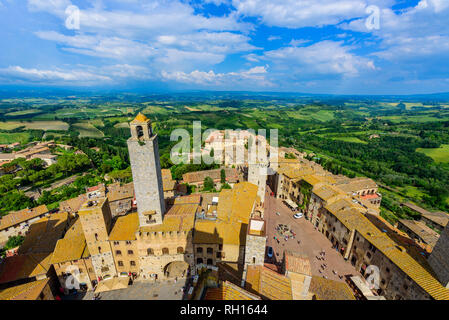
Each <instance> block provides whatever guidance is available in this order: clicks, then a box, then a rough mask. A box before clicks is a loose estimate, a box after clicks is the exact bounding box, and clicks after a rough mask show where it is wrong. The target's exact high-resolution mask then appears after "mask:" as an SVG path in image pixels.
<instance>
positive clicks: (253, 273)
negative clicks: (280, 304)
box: [245, 266, 293, 300]
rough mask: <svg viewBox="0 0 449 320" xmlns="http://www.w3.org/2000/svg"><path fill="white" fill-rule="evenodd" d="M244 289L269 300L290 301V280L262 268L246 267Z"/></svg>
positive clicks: (291, 297)
mask: <svg viewBox="0 0 449 320" xmlns="http://www.w3.org/2000/svg"><path fill="white" fill-rule="evenodd" d="M245 289H246V290H248V291H250V292H255V293H256V294H260V295H261V296H262V297H264V298H266V299H269V300H292V299H293V296H292V288H291V282H290V279H289V278H287V277H285V276H283V275H281V274H279V273H276V272H274V271H272V270H270V269H267V268H265V267H263V266H248V271H247V273H246V283H245Z"/></svg>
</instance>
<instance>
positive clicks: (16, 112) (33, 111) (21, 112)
mask: <svg viewBox="0 0 449 320" xmlns="http://www.w3.org/2000/svg"><path fill="white" fill-rule="evenodd" d="M39 112H41V110H39V109H29V110H20V111H14V112H10V113H6V114H5V116H10V117H17V116H24V115H29V114H34V113H39Z"/></svg>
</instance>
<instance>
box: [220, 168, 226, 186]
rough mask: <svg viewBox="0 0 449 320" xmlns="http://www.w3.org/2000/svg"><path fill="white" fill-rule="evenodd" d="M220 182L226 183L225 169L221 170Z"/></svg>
mask: <svg viewBox="0 0 449 320" xmlns="http://www.w3.org/2000/svg"><path fill="white" fill-rule="evenodd" d="M220 182H221V183H225V182H226V171H225V169H221V171H220Z"/></svg>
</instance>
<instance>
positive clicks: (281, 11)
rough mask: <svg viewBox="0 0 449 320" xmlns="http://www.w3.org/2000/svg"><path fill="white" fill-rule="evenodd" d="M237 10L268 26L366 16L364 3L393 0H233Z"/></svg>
mask: <svg viewBox="0 0 449 320" xmlns="http://www.w3.org/2000/svg"><path fill="white" fill-rule="evenodd" d="M232 3H233V5H234V7H235V8H236V9H237V11H238V13H239V14H241V15H244V16H256V17H259V18H260V19H261V20H262V22H263V23H265V24H267V25H269V26H278V27H286V28H302V27H316V26H323V25H332V24H337V23H340V22H342V21H344V20H346V19H352V18H358V17H362V16H366V13H365V9H366V7H367V6H368V5H378V6H381V7H384V6H386V5H388V4H392V3H394V1H393V0H371V1H367V0H320V1H317V0H278V1H271V0H233V2H232Z"/></svg>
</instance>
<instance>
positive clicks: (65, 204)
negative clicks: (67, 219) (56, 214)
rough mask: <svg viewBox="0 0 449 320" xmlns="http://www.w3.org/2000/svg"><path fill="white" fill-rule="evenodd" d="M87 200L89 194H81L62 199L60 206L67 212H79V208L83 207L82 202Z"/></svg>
mask: <svg viewBox="0 0 449 320" xmlns="http://www.w3.org/2000/svg"><path fill="white" fill-rule="evenodd" d="M86 201H87V195H86V194H81V195H79V196H78V197H76V198H72V199H69V200H65V201H61V202H60V203H59V208H60V210H62V211H67V212H71V213H73V212H78V210H79V209H80V208H81V206H82V204H83V203H84V202H86Z"/></svg>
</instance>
